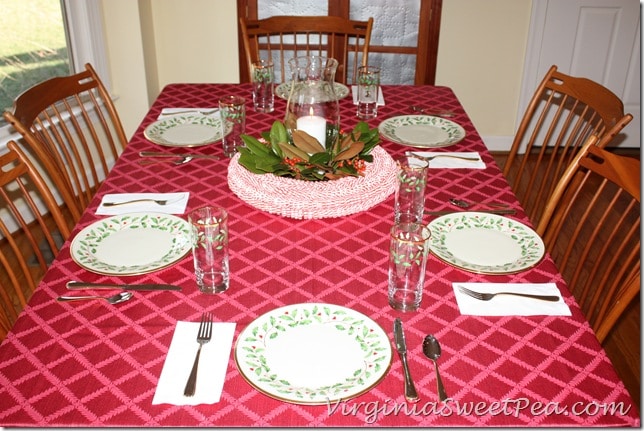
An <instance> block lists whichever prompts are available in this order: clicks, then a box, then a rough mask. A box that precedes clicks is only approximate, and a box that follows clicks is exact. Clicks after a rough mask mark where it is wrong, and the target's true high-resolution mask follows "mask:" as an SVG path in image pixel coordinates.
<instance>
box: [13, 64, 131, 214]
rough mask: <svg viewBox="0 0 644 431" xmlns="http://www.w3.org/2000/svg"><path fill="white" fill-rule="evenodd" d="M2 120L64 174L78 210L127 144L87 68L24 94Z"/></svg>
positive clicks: (111, 107)
mask: <svg viewBox="0 0 644 431" xmlns="http://www.w3.org/2000/svg"><path fill="white" fill-rule="evenodd" d="M4 116H5V118H6V120H7V121H8V122H9V123H10V124H12V125H13V126H14V127H15V128H16V130H17V131H18V132H20V134H21V135H22V136H23V139H24V141H25V143H26V144H27V145H28V146H29V147H30V148H31V150H32V151H33V152H34V153H36V155H37V156H38V158H39V159H42V158H46V157H47V156H49V157H50V158H52V159H53V160H54V163H55V165H56V166H58V169H60V170H61V171H63V172H65V173H66V175H65V177H66V179H67V181H68V182H69V184H70V187H71V189H72V190H73V191H74V193H75V194H76V195H77V200H78V204H79V208H80V209H81V210H83V209H85V208H86V207H87V205H88V204H89V202H90V201H91V199H92V197H93V196H94V193H95V192H96V189H97V188H98V187H99V186H100V184H101V183H102V181H103V180H104V179H105V177H106V176H107V174H108V172H109V170H110V168H111V166H112V164H113V163H114V161H115V160H116V159H117V158H118V156H119V154H120V153H121V152H122V151H123V149H124V148H125V146H126V145H127V138H126V136H125V132H124V130H123V126H122V124H121V121H120V119H119V116H118V113H117V112H116V109H115V108H114V105H113V103H112V99H111V98H110V95H109V94H108V92H107V90H106V89H105V86H104V85H103V83H102V82H101V80H100V79H99V77H98V76H97V75H96V72H95V71H94V68H93V67H92V66H91V65H90V64H86V65H85V70H84V71H82V72H80V73H77V74H75V75H70V76H65V77H56V78H52V79H49V80H47V81H44V82H42V83H40V84H37V85H35V86H33V87H31V88H30V89H28V90H26V91H25V92H23V93H22V94H20V95H19V96H18V97H17V98H16V100H15V101H14V105H13V111H11V112H9V111H7V112H5V113H4Z"/></svg>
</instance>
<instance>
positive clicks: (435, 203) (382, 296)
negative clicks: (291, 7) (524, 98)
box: [0, 83, 640, 428]
mask: <svg viewBox="0 0 644 431" xmlns="http://www.w3.org/2000/svg"><path fill="white" fill-rule="evenodd" d="M381 88H382V93H383V96H384V104H383V105H382V106H379V107H378V114H377V117H376V118H373V119H369V120H366V122H367V123H368V125H369V126H370V127H371V128H377V127H378V126H379V125H380V124H381V123H382V122H383V121H386V120H387V119H391V118H395V117H397V116H404V115H418V113H417V112H414V111H413V110H412V108H411V107H412V106H421V107H425V108H427V109H430V110H432V111H434V110H436V111H452V112H453V116H452V117H450V118H449V120H450V121H452V122H454V123H456V124H458V125H460V126H461V127H462V128H463V131H464V137H463V138H462V139H461V140H459V141H458V142H456V143H454V144H453V145H450V146H446V147H438V148H431V151H434V152H441V151H446V152H447V151H450V152H468V153H478V154H479V155H480V157H481V161H482V162H483V163H484V168H483V169H450V168H442V169H441V168H438V169H429V171H428V178H427V186H426V196H425V209H426V210H428V211H462V209H459V208H456V207H454V206H453V205H452V204H450V203H449V199H450V198H452V197H458V198H460V199H464V200H468V201H475V202H481V201H488V202H500V203H503V204H506V205H507V206H508V207H510V208H512V209H514V210H515V213H514V214H511V215H507V216H505V217H507V218H509V219H512V220H516V221H518V222H520V223H522V224H524V225H525V226H528V227H532V228H533V226H532V225H531V223H530V220H529V219H528V217H527V216H526V214H525V213H524V211H523V209H522V207H521V205H520V203H519V202H518V200H517V198H516V196H515V194H514V193H513V191H512V189H511V188H510V186H509V185H508V182H507V181H506V179H505V178H504V176H503V174H502V172H501V170H500V168H499V167H498V166H497V164H496V163H495V160H494V158H493V156H492V154H491V153H490V151H489V150H488V149H487V148H486V146H485V143H484V142H483V139H482V138H481V136H480V135H479V133H478V131H477V129H476V127H475V124H474V123H473V121H472V119H471V118H470V117H469V116H468V113H467V112H466V111H465V109H464V107H463V105H462V104H461V102H460V101H459V99H458V97H457V95H456V94H455V92H454V91H453V90H452V89H451V88H449V87H446V86H439V85H436V86H431V85H420V86H417V85H383V86H382V87H381ZM226 95H241V96H244V97H245V98H246V100H247V111H246V125H245V133H246V134H247V135H249V136H255V137H259V136H260V133H261V132H264V131H268V130H270V129H271V126H272V125H273V123H274V122H275V121H276V120H280V121H282V120H283V119H284V114H285V112H286V105H287V100H285V99H284V98H281V97H276V99H275V110H274V111H273V112H271V113H258V112H255V111H254V110H253V104H252V97H251V86H250V84H243V83H242V84H233V83H230V84H227V83H223V84H215V83H173V84H169V85H166V86H165V87H164V88H163V89H162V90H161V92H160V93H159V95H158V96H157V98H156V99H155V101H154V102H153V103H152V105H151V107H150V109H149V111H148V112H147V114H146V115H145V117H144V118H143V119H142V121H141V123H140V126H139V127H138V128H137V130H136V131H135V133H134V134H133V136H132V138H131V139H130V141H129V143H128V145H127V147H126V148H125V149H124V151H123V153H122V154H121V155H120V157H119V158H118V160H116V161H115V164H114V166H113V168H112V169H111V171H110V173H109V175H108V177H107V178H106V179H105V181H104V183H103V184H102V185H101V186H100V188H99V189H98V191H97V193H96V195H95V197H94V199H93V201H92V202H91V204H90V205H89V206H88V208H87V209H86V210H85V212H84V213H83V215H82V217H81V218H80V220H79V221H78V224H77V225H76V227H75V228H74V231H73V232H72V235H71V237H70V239H69V240H68V241H66V242H65V244H64V245H63V247H62V249H61V251H60V253H59V254H58V256H57V257H56V258H55V259H54V260H53V262H52V263H51V265H50V267H49V269H48V271H47V272H46V274H45V275H44V277H43V279H42V281H41V282H40V284H39V286H38V287H37V289H36V290H35V292H34V293H33V295H32V297H31V299H30V300H29V302H28V304H27V306H26V307H25V308H24V310H22V312H21V313H20V315H19V317H18V319H17V321H16V322H15V325H14V326H13V329H12V330H11V332H10V333H9V334H8V336H7V337H6V338H5V340H4V341H3V342H2V344H1V345H0V426H3V427H158V428H160V427H197V426H200V427H305V426H306V427H308V426H327V427H359V426H377V427H433V426H438V427H442V426H445V427H448V426H449V427H452V426H454V427H469V426H472V427H482V426H508V427H509V426H512V427H516V426H522V427H537V426H544V427H554V426H584V427H586V426H602V427H603V426H632V427H639V426H640V416H639V415H640V413H639V410H638V406H637V405H635V404H634V403H633V400H632V398H631V396H630V395H629V393H628V391H627V390H626V389H625V386H624V384H623V382H622V381H621V380H620V378H619V377H618V375H617V373H616V371H615V369H614V367H613V365H612V363H611V361H610V359H609V358H608V357H607V355H606V353H605V351H604V350H603V348H602V346H601V345H600V343H599V342H598V340H597V338H596V336H595V334H594V332H593V330H592V328H591V327H590V325H589V323H588V321H587V320H586V318H585V317H584V315H583V313H582V312H581V310H580V308H579V306H578V305H577V303H576V301H575V298H574V297H573V296H572V295H571V293H570V291H569V290H568V288H567V285H566V282H565V281H564V279H563V278H562V276H561V274H560V273H559V271H558V270H557V267H556V265H555V263H554V262H553V260H552V259H551V257H550V256H549V255H548V254H547V253H545V255H544V256H543V258H542V259H540V260H538V262H535V263H534V264H533V265H531V266H529V267H527V268H523V269H521V270H520V271H508V272H507V273H500V274H495V273H487V272H485V271H480V272H479V271H472V270H468V269H467V268H462V267H459V265H454V264H451V263H450V262H448V261H445V259H439V258H438V257H437V256H436V254H435V253H433V252H432V253H430V254H429V257H428V261H427V268H426V272H425V281H424V291H423V295H422V302H421V305H420V308H419V309H418V310H417V311H413V312H403V311H397V310H394V309H393V308H392V307H391V306H390V305H389V303H388V298H387V286H388V281H387V280H388V260H389V231H390V229H391V226H392V224H393V222H394V220H393V214H394V193H390V194H389V195H387V196H386V197H385V198H384V199H382V200H381V201H380V202H377V203H376V204H374V205H373V206H372V207H370V208H368V209H366V210H360V211H357V212H355V213H352V214H347V215H342V216H333V217H319V218H316V217H311V218H306V217H304V218H297V217H289V216H285V215H282V214H277V213H273V212H271V211H267V210H265V209H260V208H257V207H256V206H255V205H252V204H251V203H248V202H246V201H245V200H243V199H241V198H240V197H239V196H238V194H236V193H234V192H233V190H231V188H230V185H229V181H230V179H229V171H230V168H231V166H230V164H231V163H237V160H236V159H235V158H233V159H230V158H228V157H225V156H224V154H223V151H222V147H221V142H220V141H219V140H218V141H216V142H212V143H208V144H206V145H198V146H194V147H189V148H184V147H181V148H177V147H176V146H175V147H173V146H167V145H159V144H158V143H155V142H152V141H151V140H149V139H148V138H147V137H146V132H145V130H146V128H147V127H148V126H150V125H151V124H153V123H155V122H156V121H157V120H158V118H159V116H160V114H161V112H162V110H163V109H164V108H183V107H200V108H204V109H206V108H213V107H214V108H216V107H217V100H218V99H219V98H220V97H222V96H226ZM490 102H491V103H490V109H494V102H493V101H490ZM339 107H340V125H341V128H342V129H343V130H345V131H346V130H351V129H352V128H353V127H354V126H355V125H356V124H358V122H360V121H361V120H360V119H359V118H357V117H356V105H354V103H353V100H352V97H351V95H350V94H349V95H348V96H347V97H343V98H341V99H340V100H339ZM379 148H381V149H383V150H384V151H386V152H387V153H388V154H389V155H390V156H391V157H392V158H395V157H399V156H402V155H404V154H405V152H406V151H410V150H413V151H416V150H419V148H415V147H411V146H409V145H406V144H402V143H399V142H395V141H394V140H391V139H387V138H386V137H382V136H381V141H380V144H379ZM421 150H423V151H427V149H426V148H422V149H421ZM141 151H157V152H158V151H164V152H168V153H177V154H178V153H185V152H189V153H193V154H201V155H215V156H219V159H211V158H192V159H191V160H190V161H189V162H187V163H183V164H173V163H168V162H159V163H150V164H141V163H140V161H141V160H142V158H141V157H140V155H139V153H140V152H141ZM292 181H299V180H295V179H293V180H292ZM176 192H188V193H189V199H188V202H187V206H186V209H185V212H184V213H183V214H179V215H178V216H177V217H180V218H183V219H184V220H185V219H187V213H188V212H189V211H191V210H193V209H196V208H199V207H202V206H205V205H213V206H219V207H223V208H225V209H226V211H227V213H228V228H229V253H230V263H229V265H230V286H229V288H228V290H226V291H225V292H223V293H218V294H207V293H202V292H201V291H200V290H199V289H198V288H197V284H196V282H195V274H194V267H193V259H192V255H191V253H190V252H188V253H186V254H185V255H183V256H182V257H181V258H180V259H177V260H176V261H174V262H172V263H171V264H168V265H165V266H162V267H160V268H157V269H155V270H153V271H147V272H144V273H141V274H133V275H130V274H126V275H120V274H113V273H101V272H100V271H91V270H88V269H87V268H86V267H84V266H83V265H80V264H79V263H78V262H77V261H78V259H74V258H73V255H72V248H71V243H72V241H73V239H74V237H75V236H77V235H78V234H79V233H80V232H82V231H83V229H85V228H87V227H88V226H91V225H92V224H94V223H97V222H98V221H100V220H102V219H104V218H105V217H106V216H105V215H100V214H97V208H98V207H99V205H100V204H101V201H102V199H103V197H104V196H105V195H107V194H120V193H176ZM311 205H315V202H311ZM474 211H475V210H474ZM436 218H437V216H432V215H429V214H426V215H425V216H424V220H423V222H424V223H431V222H432V220H434V219H436ZM487 247H488V249H489V253H491V254H493V253H494V250H495V245H494V243H490V244H487ZM125 251H126V250H124V253H125ZM71 280H76V281H86V282H105V283H128V284H139V283H163V284H171V285H175V286H179V287H181V290H180V291H159V290H155V291H136V292H134V296H133V298H132V299H130V300H129V301H126V302H123V303H120V304H115V305H112V304H110V303H108V302H106V301H78V302H59V301H57V298H58V297H59V296H62V295H70V294H73V293H77V292H73V293H72V292H70V291H69V290H68V289H67V287H66V284H67V282H69V281H71ZM454 283H519V284H523V283H554V284H555V285H556V288H557V289H558V291H559V293H560V294H561V297H562V299H563V301H564V302H565V304H566V305H567V306H568V308H569V309H570V315H568V316H566V315H538V314H537V315H516V314H515V313H513V311H514V310H511V309H510V310H507V313H504V315H498V316H489V315H487V316H486V315H476V314H465V313H462V312H461V309H460V307H459V304H458V303H457V301H456V295H455V291H454V287H453V285H454ZM89 292H91V293H95V294H105V293H106V291H103V290H101V291H99V290H95V291H92V290H89ZM112 293H115V292H114V291H112V292H111V293H110V294H112ZM306 304H318V305H319V307H320V309H321V310H322V309H325V307H326V309H328V308H329V307H330V308H331V309H332V310H333V309H341V310H350V311H352V312H357V313H359V315H360V316H366V317H367V318H368V319H369V320H370V321H373V322H375V324H376V325H377V328H376V329H378V328H380V329H381V330H382V332H383V333H384V334H386V337H387V340H386V341H387V342H386V343H381V348H382V349H384V350H385V353H386V354H387V358H389V359H387V363H384V364H380V366H379V371H378V373H379V378H378V379H376V381H375V382H373V383H372V384H369V385H368V387H365V388H364V390H360V391H358V392H357V393H351V395H350V396H347V397H346V399H345V398H342V397H340V398H337V399H334V400H329V402H326V403H307V402H298V400H297V399H293V398H291V397H290V396H276V395H275V394H274V393H271V392H270V391H267V390H266V389H265V388H263V387H261V385H258V384H251V379H249V376H248V375H245V374H244V373H243V372H242V371H240V369H241V368H242V364H240V363H239V362H238V361H237V360H236V357H237V356H236V353H237V354H239V353H240V352H236V349H237V348H239V345H240V343H242V342H243V341H244V340H240V335H241V334H242V333H243V332H244V331H245V330H246V329H247V328H249V327H251V326H252V325H254V322H256V321H257V319H261V318H262V316H266V315H267V314H270V313H272V312H274V311H275V310H280V309H285V310H287V313H288V310H289V307H294V306H300V307H303V306H305V305H306ZM204 312H209V313H211V315H212V316H213V319H214V321H215V323H232V324H234V330H233V341H232V344H231V345H230V349H229V351H227V352H226V354H227V356H226V358H227V359H226V361H225V363H224V366H225V374H224V378H223V387H222V388H221V395H220V397H219V399H218V401H215V402H207V403H200V404H196V405H189V404H182V403H169V402H164V403H154V402H153V400H154V397H155V392H156V390H157V386H158V384H159V380H160V376H161V374H162V370H163V368H164V364H165V362H166V358H167V356H168V352H169V349H170V345H171V342H172V341H173V335H174V334H175V329H176V328H178V326H177V325H178V322H199V320H200V319H201V316H202V314H203V313H204ZM396 319H400V320H401V322H402V324H403V325H404V331H405V336H406V343H407V360H408V364H409V369H410V373H411V376H412V378H413V381H414V383H415V387H416V389H417V392H418V397H419V399H418V400H416V401H409V400H407V399H406V398H405V394H404V380H405V376H404V372H403V367H402V363H401V360H400V359H399V356H398V354H397V352H396V346H395V344H394V340H393V323H394V321H395V320H396ZM256 332H257V331H254V332H253V334H254V335H256ZM247 334H248V333H246V335H247ZM428 334H433V335H434V336H435V337H436V339H437V340H439V341H440V345H441V348H442V353H441V356H440V358H439V359H438V360H437V365H438V367H439V369H440V375H441V378H442V382H443V383H444V387H445V391H446V393H447V395H448V399H447V400H446V401H443V402H441V401H439V400H438V399H437V395H436V390H437V380H436V373H435V368H434V363H433V361H431V360H429V359H428V358H427V357H426V356H425V355H424V353H423V340H424V338H425V337H426V335H428ZM363 335H364V334H363ZM195 336H196V333H195ZM217 336H218V334H217V330H216V328H215V331H214V334H213V338H217ZM191 342H192V344H193V345H194V351H196V349H197V347H198V344H197V342H196V339H194V340H193V339H191ZM307 345H308V344H307ZM207 348H208V345H207V344H206V345H205V346H204V350H205V349H207ZM290 348H292V349H293V350H296V349H297V346H291V347H290ZM194 351H193V352H191V353H190V355H189V356H190V359H189V360H188V361H186V363H185V369H186V372H189V370H190V368H191V366H192V358H193V357H194ZM282 353H284V352H282ZM288 353H289V351H286V354H288ZM298 354H302V352H299V353H298ZM303 356H304V357H306V355H303ZM342 362H343V356H342V354H339V355H336V356H331V357H330V358H328V359H327V360H326V361H325V364H324V365H326V366H328V368H329V370H330V371H329V372H332V370H333V369H334V367H339V366H340V365H341V364H342ZM208 367H209V364H208V363H207V362H206V363H204V362H203V361H202V362H201V364H200V370H201V369H207V368H208ZM317 372H318V371H316V370H311V373H312V374H315V373H317ZM324 372H325V371H319V373H320V374H321V375H322V374H323V373H324ZM278 378H279V376H278ZM178 387H181V389H180V390H182V388H183V386H182V385H181V384H178Z"/></svg>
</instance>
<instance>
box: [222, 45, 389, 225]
mask: <svg viewBox="0 0 644 431" xmlns="http://www.w3.org/2000/svg"><path fill="white" fill-rule="evenodd" d="M289 63H290V66H291V68H292V71H293V80H292V81H291V82H290V93H289V98H288V102H287V107H286V115H285V117H284V121H283V122H281V121H275V122H273V124H272V126H271V129H270V130H268V131H264V132H261V136H259V137H253V136H249V135H242V140H243V141H244V144H245V145H244V146H243V147H241V148H240V149H239V152H238V153H237V154H235V156H233V159H232V160H231V162H230V164H229V165H228V185H229V187H230V189H231V190H232V191H233V192H234V193H235V194H236V195H237V196H238V197H239V198H240V199H242V200H243V201H244V202H246V203H248V204H250V205H252V206H254V207H256V208H259V209H261V210H264V211H267V212H270V213H274V214H280V215H283V216H286V217H291V218H297V219H312V218H324V217H340V216H344V215H348V214H353V213H356V212H360V211H364V210H367V209H369V208H371V207H373V206H375V205H377V204H378V203H380V202H382V201H383V200H384V199H386V198H387V197H388V196H390V195H391V194H392V193H393V192H394V190H395V188H396V173H397V165H396V163H395V162H394V161H393V159H392V158H391V156H390V155H389V154H388V153H387V152H386V151H385V150H384V149H382V148H381V147H380V146H379V145H378V144H379V143H380V133H379V130H378V129H377V128H375V129H371V128H369V125H368V124H367V123H365V122H360V123H358V124H357V125H356V126H355V127H354V128H353V129H352V130H350V131H348V132H344V131H342V130H341V128H340V107H339V102H338V99H337V97H336V95H335V92H334V89H333V88H334V85H333V84H334V77H335V70H336V67H337V64H338V62H337V61H336V60H334V59H329V58H324V57H316V56H307V57H296V58H294V59H291V60H290V61H289Z"/></svg>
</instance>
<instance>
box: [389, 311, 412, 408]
mask: <svg viewBox="0 0 644 431" xmlns="http://www.w3.org/2000/svg"><path fill="white" fill-rule="evenodd" d="M394 342H395V343H396V350H398V355H399V356H400V360H401V361H402V365H403V372H404V374H405V398H406V399H407V401H410V402H415V401H418V393H417V392H416V387H415V386H414V382H413V380H412V379H411V374H410V373H409V365H408V364H407V343H406V342H405V333H404V332H403V327H402V322H401V320H400V319H398V318H397V319H396V320H394Z"/></svg>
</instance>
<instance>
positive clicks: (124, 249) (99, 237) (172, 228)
mask: <svg viewBox="0 0 644 431" xmlns="http://www.w3.org/2000/svg"><path fill="white" fill-rule="evenodd" d="M190 238H191V230H190V224H189V223H188V222H187V221H185V220H183V219H182V218H179V217H176V216H173V215H169V214H160V213H129V214H122V215H115V216H111V217H107V218H104V219H102V220H99V221H97V222H94V223H92V224H91V225H89V226H87V227H86V228H85V229H83V230H81V231H80V232H79V233H78V235H76V236H75V237H74V239H73V241H72V243H71V250H70V251H71V255H72V259H74V262H76V263H77V264H78V265H80V266H82V267H83V268H85V269H87V270H88V271H91V272H95V273H97V274H106V275H138V274H146V273H149V272H152V271H156V270H158V269H161V268H165V267H167V266H169V265H172V264H173V263H175V262H177V261H178V260H180V259H181V258H183V257H184V256H185V255H186V254H187V253H188V251H190V250H191V248H192V244H191V239H190Z"/></svg>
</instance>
